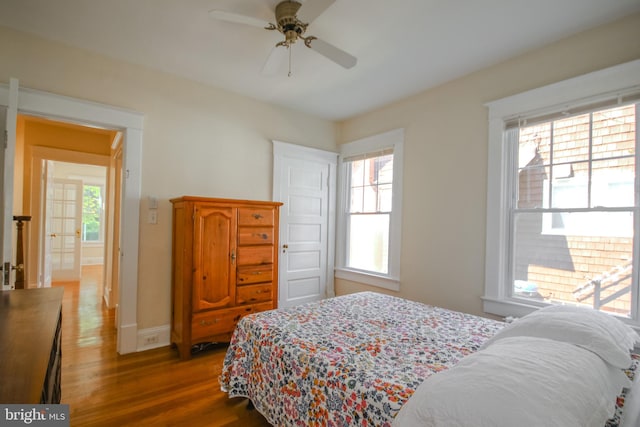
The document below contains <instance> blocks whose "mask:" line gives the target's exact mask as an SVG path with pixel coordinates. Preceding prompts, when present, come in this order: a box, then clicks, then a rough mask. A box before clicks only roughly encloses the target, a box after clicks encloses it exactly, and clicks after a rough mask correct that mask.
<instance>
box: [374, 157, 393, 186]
mask: <svg viewBox="0 0 640 427" xmlns="http://www.w3.org/2000/svg"><path fill="white" fill-rule="evenodd" d="M375 168H376V182H377V183H378V185H380V184H390V183H392V182H393V154H389V155H387V156H380V157H377V158H376V165H375Z"/></svg>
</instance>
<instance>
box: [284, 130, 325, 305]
mask: <svg viewBox="0 0 640 427" xmlns="http://www.w3.org/2000/svg"><path fill="white" fill-rule="evenodd" d="M273 144H274V172H273V176H274V183H273V199H274V200H275V201H280V202H283V203H284V204H283V206H282V208H281V210H280V239H279V240H280V248H279V250H280V255H279V263H280V264H279V285H278V289H279V298H278V299H279V301H278V306H279V307H288V306H293V305H298V304H302V303H306V302H310V301H316V300H320V299H323V298H326V297H328V296H333V295H335V292H334V289H333V266H334V259H335V254H334V246H335V245H334V230H335V192H336V180H335V177H336V165H337V158H338V155H337V153H332V152H327V151H322V150H317V149H312V148H306V147H301V146H298V145H293V144H287V143H283V142H278V141H273Z"/></svg>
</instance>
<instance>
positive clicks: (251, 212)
mask: <svg viewBox="0 0 640 427" xmlns="http://www.w3.org/2000/svg"><path fill="white" fill-rule="evenodd" d="M273 214H274V211H273V209H262V208H239V209H238V225H240V226H243V225H250V226H259V225H273V223H274V220H273Z"/></svg>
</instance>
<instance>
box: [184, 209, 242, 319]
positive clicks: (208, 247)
mask: <svg viewBox="0 0 640 427" xmlns="http://www.w3.org/2000/svg"><path fill="white" fill-rule="evenodd" d="M236 216H237V212H236V209H235V208H232V207H224V206H216V205H208V204H206V203H202V204H197V205H196V207H195V211H194V241H193V251H194V252H193V264H194V271H193V311H194V312H197V311H202V310H210V309H215V308H221V307H227V306H232V305H233V304H234V302H235V297H236V292H235V289H236V263H235V260H236V250H237V249H236V240H237V236H236Z"/></svg>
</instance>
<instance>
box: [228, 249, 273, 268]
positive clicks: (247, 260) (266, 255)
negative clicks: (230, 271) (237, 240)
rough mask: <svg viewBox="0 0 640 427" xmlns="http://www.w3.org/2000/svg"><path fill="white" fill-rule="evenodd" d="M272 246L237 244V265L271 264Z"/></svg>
mask: <svg viewBox="0 0 640 427" xmlns="http://www.w3.org/2000/svg"><path fill="white" fill-rule="evenodd" d="M273 251H274V248H273V246H266V245H265V246H238V261H237V262H238V266H239V267H241V266H243V265H260V264H273V259H274V253H273Z"/></svg>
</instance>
